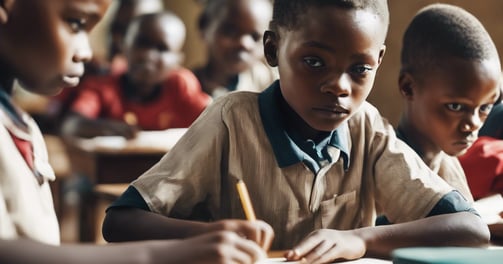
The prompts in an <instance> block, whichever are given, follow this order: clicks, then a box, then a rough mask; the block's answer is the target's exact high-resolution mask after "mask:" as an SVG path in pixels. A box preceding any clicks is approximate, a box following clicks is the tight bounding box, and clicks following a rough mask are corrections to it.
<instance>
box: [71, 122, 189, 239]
mask: <svg viewBox="0 0 503 264" xmlns="http://www.w3.org/2000/svg"><path fill="white" fill-rule="evenodd" d="M185 131H186V129H168V130H164V131H144V132H140V133H139V135H138V137H137V138H135V139H133V140H126V139H124V138H122V137H96V138H92V139H81V138H73V139H65V144H66V147H67V151H68V154H69V157H70V163H71V171H72V173H73V174H75V175H84V176H85V177H86V178H87V179H88V180H89V182H90V183H91V185H92V189H93V191H92V192H91V193H84V194H83V195H82V196H81V197H80V198H81V208H80V217H79V237H80V241H82V242H95V241H96V237H97V235H96V234H101V231H100V232H98V233H97V232H96V231H97V228H100V229H101V222H99V224H98V225H97V224H96V219H97V217H99V216H97V215H96V212H97V205H98V202H102V201H104V200H103V199H104V198H107V199H108V202H111V201H113V200H110V199H111V197H113V196H110V195H108V196H106V195H105V193H103V192H102V191H103V190H101V189H99V186H101V185H102V184H129V183H130V182H132V181H133V180H135V179H136V178H138V176H140V175H141V174H143V172H145V171H146V170H148V169H149V168H150V167H152V166H153V165H154V164H155V163H157V162H158V161H159V160H160V159H161V158H162V157H163V156H164V154H166V152H168V151H169V150H170V149H171V148H172V147H173V146H174V145H175V144H176V142H177V141H178V139H180V137H181V136H182V135H183V134H184V133H185ZM96 188H98V189H96ZM106 193H108V194H110V193H109V192H108V191H107V192H106ZM121 193H122V192H121ZM103 195H105V196H103ZM117 197H118V196H117ZM115 198H116V197H115ZM115 198H114V199H115ZM103 215H104V214H103Z"/></svg>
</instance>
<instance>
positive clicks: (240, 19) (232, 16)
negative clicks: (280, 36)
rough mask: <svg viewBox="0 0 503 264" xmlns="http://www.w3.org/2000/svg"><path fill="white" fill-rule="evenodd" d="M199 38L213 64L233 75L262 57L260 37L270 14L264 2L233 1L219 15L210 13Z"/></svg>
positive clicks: (269, 8) (270, 10)
mask: <svg viewBox="0 0 503 264" xmlns="http://www.w3.org/2000/svg"><path fill="white" fill-rule="evenodd" d="M211 15H212V17H211V18H209V20H210V21H209V23H208V25H207V27H206V28H205V29H203V32H202V35H203V39H204V40H205V42H206V44H207V46H208V53H209V57H210V60H211V61H212V63H215V66H217V67H218V68H219V69H220V70H221V71H224V72H225V73H226V74H230V75H234V74H238V73H240V72H243V71H245V70H247V69H248V68H249V67H250V66H251V65H253V64H254V63H256V62H257V60H259V59H260V58H262V57H263V52H262V42H261V41H262V35H263V33H264V31H265V30H266V29H267V25H268V23H269V20H270V19H271V15H272V7H271V5H270V3H268V2H267V1H262V0H261V1H257V0H243V1H233V3H232V4H230V5H229V7H228V8H226V9H225V10H222V11H221V12H220V13H219V14H211Z"/></svg>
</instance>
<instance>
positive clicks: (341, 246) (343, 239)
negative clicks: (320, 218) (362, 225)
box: [285, 229, 366, 263]
mask: <svg viewBox="0 0 503 264" xmlns="http://www.w3.org/2000/svg"><path fill="white" fill-rule="evenodd" d="M365 252H366V246H365V241H364V240H363V239H362V238H360V237H359V236H357V235H356V233H354V232H352V231H351V230H349V231H339V230H333V229H320V230H317V231H314V232H312V233H311V234H309V236H308V237H307V238H305V239H304V240H303V241H302V242H301V243H299V244H298V245H297V246H296V247H294V248H293V249H292V250H289V251H287V252H286V253H285V257H286V258H287V260H289V261H296V260H304V261H305V263H327V262H331V261H333V260H336V259H357V258H361V257H363V255H365Z"/></svg>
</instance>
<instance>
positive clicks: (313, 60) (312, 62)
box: [304, 57, 325, 69]
mask: <svg viewBox="0 0 503 264" xmlns="http://www.w3.org/2000/svg"><path fill="white" fill-rule="evenodd" d="M304 63H306V64H307V65H308V66H309V67H311V68H316V69H318V68H321V67H323V66H325V64H324V63H323V61H322V60H321V59H320V58H318V57H305V58H304Z"/></svg>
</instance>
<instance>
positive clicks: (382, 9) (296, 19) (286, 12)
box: [271, 0, 389, 31]
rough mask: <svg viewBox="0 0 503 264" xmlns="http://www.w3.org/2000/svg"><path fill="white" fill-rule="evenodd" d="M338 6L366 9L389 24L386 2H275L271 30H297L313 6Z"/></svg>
mask: <svg viewBox="0 0 503 264" xmlns="http://www.w3.org/2000/svg"><path fill="white" fill-rule="evenodd" d="M328 5H332V6H337V7H340V8H345V9H364V10H370V11H372V12H373V13H375V14H376V15H377V16H378V17H379V18H380V19H381V20H382V21H383V22H384V24H385V25H386V31H387V27H388V24H389V11H388V2H387V1H386V0H274V7H273V15H272V22H271V29H274V27H275V26H280V27H283V28H286V29H295V28H298V27H299V26H300V25H302V24H303V15H304V14H305V12H306V10H307V9H308V8H309V7H312V6H317V7H319V6H328Z"/></svg>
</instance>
